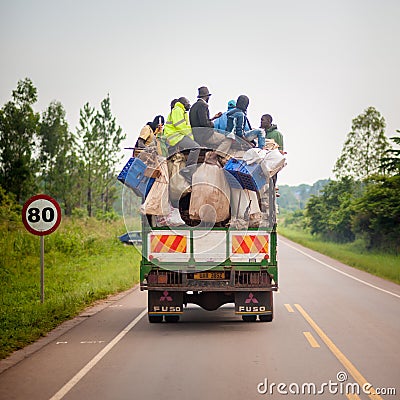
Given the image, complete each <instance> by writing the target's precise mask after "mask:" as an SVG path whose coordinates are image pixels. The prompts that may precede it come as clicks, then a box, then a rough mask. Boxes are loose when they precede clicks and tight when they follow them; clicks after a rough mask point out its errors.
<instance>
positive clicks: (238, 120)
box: [226, 94, 265, 149]
mask: <svg viewBox="0 0 400 400" xmlns="http://www.w3.org/2000/svg"><path fill="white" fill-rule="evenodd" d="M249 102H250V100H249V98H248V97H247V96H245V95H243V94H242V95H240V96H239V97H238V99H237V101H236V108H234V109H233V110H231V111H228V113H227V114H226V115H227V124H226V130H227V132H229V133H234V134H235V136H238V137H240V138H242V139H246V140H247V141H249V142H252V141H253V140H255V139H257V146H258V147H259V148H260V149H262V148H263V147H264V145H265V131H264V129H251V130H249V131H246V130H245V126H246V123H248V119H247V115H246V114H247V107H248V106H249ZM249 127H251V125H250V123H249Z"/></svg>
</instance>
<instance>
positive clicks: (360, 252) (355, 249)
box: [278, 226, 400, 284]
mask: <svg viewBox="0 0 400 400" xmlns="http://www.w3.org/2000/svg"><path fill="white" fill-rule="evenodd" d="M278 233H279V234H280V235H282V236H284V237H286V238H288V239H290V240H292V241H293V242H296V243H299V244H301V245H303V246H305V247H308V248H310V249H313V250H315V251H318V252H320V253H322V254H325V255H327V256H329V257H332V258H334V259H335V260H338V261H340V262H342V263H344V264H347V265H350V266H352V267H355V268H357V269H360V270H363V271H366V272H369V273H371V274H373V275H376V276H379V277H381V278H384V279H387V280H389V281H392V282H394V283H397V284H400V256H398V255H397V256H396V255H392V254H386V253H379V252H369V251H367V250H365V249H364V248H363V246H362V245H361V244H360V243H358V242H354V243H346V244H338V243H331V242H324V241H322V240H320V239H318V238H316V237H314V236H312V235H311V234H309V233H307V232H305V231H301V230H297V229H291V228H288V227H282V226H280V227H279V228H278Z"/></svg>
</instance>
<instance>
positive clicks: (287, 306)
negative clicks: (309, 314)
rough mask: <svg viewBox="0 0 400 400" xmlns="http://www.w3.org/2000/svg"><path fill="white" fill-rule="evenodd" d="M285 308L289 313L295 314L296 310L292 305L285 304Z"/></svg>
mask: <svg viewBox="0 0 400 400" xmlns="http://www.w3.org/2000/svg"><path fill="white" fill-rule="evenodd" d="M285 307H286V309H287V310H288V311H289V312H294V310H293V308H292V306H291V305H290V304H285Z"/></svg>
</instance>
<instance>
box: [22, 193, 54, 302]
mask: <svg viewBox="0 0 400 400" xmlns="http://www.w3.org/2000/svg"><path fill="white" fill-rule="evenodd" d="M22 222H23V223H24V225H25V228H26V229H27V230H28V231H29V232H30V233H32V234H34V235H37V236H40V300H41V303H44V236H45V235H50V233H53V232H54V231H55V230H56V229H57V228H58V226H59V225H60V222H61V208H60V206H59V204H58V203H57V201H56V200H54V199H53V198H52V197H50V196H48V195H47V194H38V195H36V196H32V197H31V198H30V199H29V200H27V201H26V203H25V204H24V206H23V208H22Z"/></svg>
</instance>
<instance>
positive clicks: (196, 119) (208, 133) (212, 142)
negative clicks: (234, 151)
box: [189, 86, 232, 155]
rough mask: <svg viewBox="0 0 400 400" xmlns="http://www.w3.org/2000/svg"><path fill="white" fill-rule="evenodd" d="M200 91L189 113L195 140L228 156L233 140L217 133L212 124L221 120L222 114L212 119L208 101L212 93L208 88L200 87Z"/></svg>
mask: <svg viewBox="0 0 400 400" xmlns="http://www.w3.org/2000/svg"><path fill="white" fill-rule="evenodd" d="M198 91H199V94H198V96H197V98H198V100H197V101H196V103H194V104H193V106H192V107H191V109H190V112H189V119H190V125H191V127H192V131H193V135H194V139H195V141H196V142H197V143H199V144H200V145H201V146H205V147H210V148H212V149H215V150H217V152H219V153H220V154H221V155H226V153H227V152H228V151H229V149H230V147H231V144H232V139H228V138H226V137H225V135H223V134H221V133H218V132H215V131H214V124H213V122H212V121H213V120H214V119H216V118H219V117H220V116H221V115H222V113H221V112H219V113H217V114H215V115H214V117H212V118H210V111H209V109H208V101H209V99H210V96H211V93H210V92H209V91H208V88H207V87H206V86H202V87H200V88H199V89H198Z"/></svg>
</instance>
